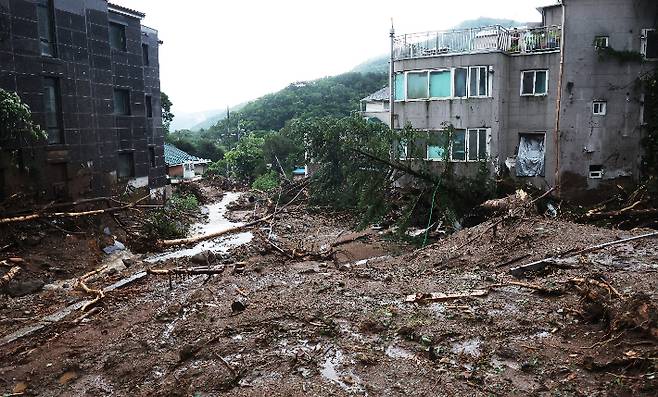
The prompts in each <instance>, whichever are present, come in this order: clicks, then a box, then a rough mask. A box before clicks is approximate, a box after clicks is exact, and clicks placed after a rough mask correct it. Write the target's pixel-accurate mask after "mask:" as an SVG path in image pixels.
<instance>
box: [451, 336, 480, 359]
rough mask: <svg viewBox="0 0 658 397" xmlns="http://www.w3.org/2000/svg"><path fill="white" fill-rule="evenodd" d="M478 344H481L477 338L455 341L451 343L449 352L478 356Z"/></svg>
mask: <svg viewBox="0 0 658 397" xmlns="http://www.w3.org/2000/svg"><path fill="white" fill-rule="evenodd" d="M480 345H482V341H480V340H479V339H469V340H466V341H464V342H457V343H455V344H453V345H452V350H451V352H453V353H455V354H464V355H469V356H472V357H479V356H480V354H481V352H480Z"/></svg>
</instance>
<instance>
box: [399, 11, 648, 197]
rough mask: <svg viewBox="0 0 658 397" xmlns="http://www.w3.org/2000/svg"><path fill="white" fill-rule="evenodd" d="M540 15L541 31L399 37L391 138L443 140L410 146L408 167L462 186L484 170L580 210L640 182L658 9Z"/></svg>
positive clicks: (404, 154) (494, 29) (492, 29)
mask: <svg viewBox="0 0 658 397" xmlns="http://www.w3.org/2000/svg"><path fill="white" fill-rule="evenodd" d="M538 11H539V12H540V13H541V16H542V22H541V23H540V24H531V25H529V26H521V27H518V28H512V29H507V28H503V27H501V26H487V27H481V28H476V29H466V30H451V31H436V32H424V33H416V34H402V35H397V36H396V35H394V34H392V41H393V42H392V49H393V51H392V54H391V58H392V63H393V68H392V72H393V75H392V78H391V80H392V86H393V89H392V90H391V95H390V98H389V100H390V107H391V108H392V113H393V115H392V117H391V121H392V122H393V127H394V128H397V129H400V128H403V127H404V126H411V127H412V128H414V129H418V130H425V131H428V132H429V133H430V135H433V134H435V135H436V139H431V140H429V141H427V142H415V143H413V144H409V145H407V144H404V143H403V145H401V147H400V156H401V158H405V159H406V160H408V161H422V162H423V164H424V165H426V166H429V167H430V168H431V169H434V170H436V171H437V172H438V171H440V170H441V169H443V167H444V166H445V163H446V162H452V163H453V169H454V170H455V172H456V173H458V174H460V175H466V176H469V175H471V176H472V175H474V174H475V173H476V172H478V170H481V168H482V166H483V165H484V164H486V166H487V167H488V168H489V170H490V172H491V173H492V174H495V175H509V176H511V177H513V178H516V179H518V180H520V181H525V182H529V183H531V184H533V185H535V186H537V187H539V188H544V189H547V188H549V187H553V186H556V185H559V187H560V193H561V194H562V195H563V196H565V197H573V198H580V199H585V200H587V199H592V198H595V197H597V195H598V194H599V193H601V192H603V191H605V190H606V189H609V188H610V187H611V186H615V185H618V184H619V185H624V184H625V183H629V184H630V183H633V182H636V181H638V179H639V178H640V176H641V175H640V172H641V159H642V145H641V140H642V137H643V135H644V133H645V131H644V129H643V125H644V122H643V110H644V109H643V98H644V94H643V92H642V88H641V87H642V84H641V83H640V80H641V79H642V77H643V76H646V75H647V74H648V73H651V72H652V71H653V70H654V69H655V68H656V65H658V63H656V62H654V61H656V60H658V59H657V58H658V35H657V34H656V23H657V19H658V2H655V1H652V0H563V1H562V2H560V3H556V4H552V5H548V6H545V7H541V8H539V9H538ZM535 25H536V26H535ZM622 52H624V53H625V54H637V55H638V56H637V57H617V56H615V54H620V53H622ZM389 123H390V122H389ZM446 125H451V126H452V127H454V133H453V134H452V136H451V137H448V136H447V135H446V134H445V130H446ZM446 139H449V140H450V142H445V140H446ZM446 148H447V152H446Z"/></svg>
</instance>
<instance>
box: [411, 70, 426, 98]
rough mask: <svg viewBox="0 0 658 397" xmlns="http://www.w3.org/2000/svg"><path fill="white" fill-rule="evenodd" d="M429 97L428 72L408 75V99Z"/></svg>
mask: <svg viewBox="0 0 658 397" xmlns="http://www.w3.org/2000/svg"><path fill="white" fill-rule="evenodd" d="M427 97H428V93H427V72H423V73H407V99H420V98H427Z"/></svg>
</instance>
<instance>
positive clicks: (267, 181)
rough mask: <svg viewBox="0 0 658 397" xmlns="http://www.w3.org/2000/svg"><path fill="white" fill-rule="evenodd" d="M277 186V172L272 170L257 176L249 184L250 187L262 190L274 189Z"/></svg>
mask: <svg viewBox="0 0 658 397" xmlns="http://www.w3.org/2000/svg"><path fill="white" fill-rule="evenodd" d="M277 187H279V174H277V173H276V172H274V171H270V172H268V173H266V174H263V175H261V176H259V177H258V178H256V180H255V181H254V183H253V184H252V185H251V188H252V189H254V190H262V191H264V192H267V191H270V190H274V189H276V188H277Z"/></svg>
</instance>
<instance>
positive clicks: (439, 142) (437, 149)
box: [427, 131, 448, 160]
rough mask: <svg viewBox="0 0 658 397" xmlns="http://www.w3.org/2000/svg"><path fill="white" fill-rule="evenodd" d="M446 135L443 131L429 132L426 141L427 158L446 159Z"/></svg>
mask: <svg viewBox="0 0 658 397" xmlns="http://www.w3.org/2000/svg"><path fill="white" fill-rule="evenodd" d="M447 140H448V135H447V134H446V133H445V132H444V131H438V132H436V133H432V134H430V137H429V140H428V142H427V159H428V160H446V150H445V149H446V146H447V143H448V142H447Z"/></svg>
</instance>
